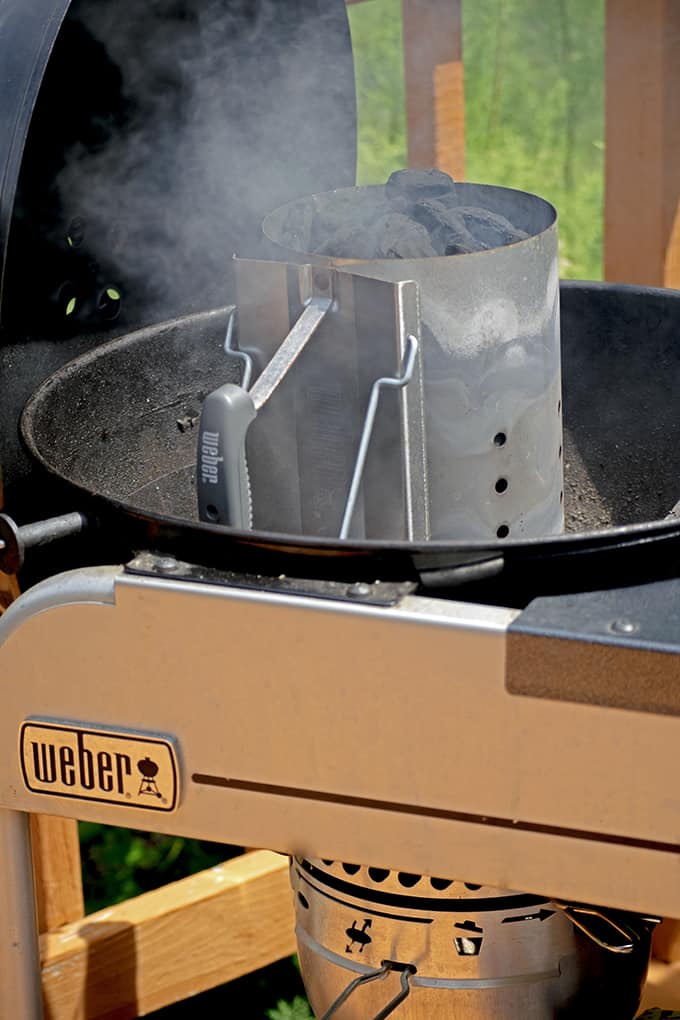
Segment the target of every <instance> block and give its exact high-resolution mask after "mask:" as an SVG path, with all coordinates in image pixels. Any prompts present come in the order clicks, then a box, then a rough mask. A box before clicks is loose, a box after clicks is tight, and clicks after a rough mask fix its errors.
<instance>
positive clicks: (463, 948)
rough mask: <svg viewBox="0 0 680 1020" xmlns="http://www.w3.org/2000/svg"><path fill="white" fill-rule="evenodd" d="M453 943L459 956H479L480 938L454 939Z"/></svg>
mask: <svg viewBox="0 0 680 1020" xmlns="http://www.w3.org/2000/svg"><path fill="white" fill-rule="evenodd" d="M453 941H454V943H455V946H456V952H457V953H458V955H459V956H479V953H480V950H481V948H482V939H481V938H455V939H454V940H453Z"/></svg>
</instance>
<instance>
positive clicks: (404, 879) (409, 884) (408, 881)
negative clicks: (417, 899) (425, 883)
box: [397, 871, 423, 889]
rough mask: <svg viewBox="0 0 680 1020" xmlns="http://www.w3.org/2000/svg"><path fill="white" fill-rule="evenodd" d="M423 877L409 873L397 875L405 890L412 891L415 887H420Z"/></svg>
mask: <svg viewBox="0 0 680 1020" xmlns="http://www.w3.org/2000/svg"><path fill="white" fill-rule="evenodd" d="M422 877H423V876H422V875H411V874H409V872H407V871H400V872H399V874H398V875H397V878H398V880H399V885H403V886H404V888H405V889H412V888H413V886H414V885H418V882H420V880H421V878H422Z"/></svg>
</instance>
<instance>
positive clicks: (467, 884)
mask: <svg viewBox="0 0 680 1020" xmlns="http://www.w3.org/2000/svg"><path fill="white" fill-rule="evenodd" d="M465 888H466V889H469V890H470V892H477V890H478V889H481V888H482V887H481V885H475V884H474V882H465Z"/></svg>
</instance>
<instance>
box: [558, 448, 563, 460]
mask: <svg viewBox="0 0 680 1020" xmlns="http://www.w3.org/2000/svg"><path fill="white" fill-rule="evenodd" d="M557 456H558V457H559V459H560V460H562V447H561V446H560V448H559V450H558V451H557Z"/></svg>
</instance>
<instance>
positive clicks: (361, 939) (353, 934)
mask: <svg viewBox="0 0 680 1020" xmlns="http://www.w3.org/2000/svg"><path fill="white" fill-rule="evenodd" d="M372 924H373V921H371V919H370V918H368V917H367V918H365V919H364V924H363V927H362V928H357V922H356V921H352V927H351V928H347V929H345V934H346V935H347V938H348V939H349V944H348V945H346V946H345V952H346V953H351V952H352V946H353V945H354V943H355V942H356V943H357V944H358V945H359V952H360V953H363V951H364V946H368V945H370V944H371V942H372V941H373V939H372V938H371V936H370V935H369V934H368V931H367V929H368V928H370V927H371V926H372Z"/></svg>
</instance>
